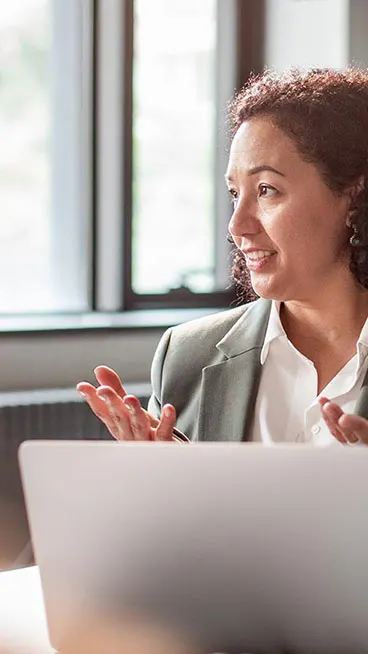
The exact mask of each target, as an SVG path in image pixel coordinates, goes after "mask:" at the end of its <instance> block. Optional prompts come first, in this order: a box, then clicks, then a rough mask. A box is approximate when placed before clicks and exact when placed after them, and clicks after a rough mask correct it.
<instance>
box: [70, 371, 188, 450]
mask: <svg viewBox="0 0 368 654" xmlns="http://www.w3.org/2000/svg"><path fill="white" fill-rule="evenodd" d="M94 372H95V375H96V379H97V381H98V383H99V386H98V387H97V388H95V387H94V386H93V385H92V384H89V383H88V382H80V383H79V384H77V387H76V388H77V391H78V392H79V393H80V394H81V395H82V396H83V398H84V399H85V401H86V402H87V404H88V405H89V407H90V408H91V409H92V411H93V413H94V414H95V415H96V416H97V417H98V418H99V419H100V420H101V421H102V422H103V423H104V424H105V425H106V427H107V429H108V430H109V432H110V433H111V435H112V436H113V437H114V438H115V439H116V440H172V438H173V428H174V427H175V421H176V411H175V408H174V407H173V406H172V405H171V404H167V405H165V406H164V407H163V410H162V416H161V419H160V420H158V419H157V418H155V417H154V416H152V415H151V414H150V413H148V412H147V411H146V410H145V409H143V408H142V406H141V404H140V402H139V399H138V398H137V397H135V396H134V395H128V394H127V393H126V390H125V389H124V387H123V385H122V383H121V380H120V377H119V376H118V375H117V373H116V372H115V371H114V370H112V369H111V368H108V367H107V366H98V367H97V368H96V369H95V371H94ZM104 382H105V383H104Z"/></svg>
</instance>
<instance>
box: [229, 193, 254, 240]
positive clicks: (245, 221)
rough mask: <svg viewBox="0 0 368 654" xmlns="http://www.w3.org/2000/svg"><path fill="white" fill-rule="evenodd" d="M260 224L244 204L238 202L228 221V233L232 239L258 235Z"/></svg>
mask: <svg viewBox="0 0 368 654" xmlns="http://www.w3.org/2000/svg"><path fill="white" fill-rule="evenodd" d="M261 231H262V226H261V223H260V222H259V220H258V218H257V217H256V216H255V215H254V213H252V211H251V209H250V207H249V206H247V204H246V202H240V201H239V202H238V204H237V205H236V207H235V209H234V211H233V214H232V216H231V218H230V221H229V232H230V234H231V235H232V236H233V237H234V238H241V237H242V236H249V235H253V234H258V233H259V232H261Z"/></svg>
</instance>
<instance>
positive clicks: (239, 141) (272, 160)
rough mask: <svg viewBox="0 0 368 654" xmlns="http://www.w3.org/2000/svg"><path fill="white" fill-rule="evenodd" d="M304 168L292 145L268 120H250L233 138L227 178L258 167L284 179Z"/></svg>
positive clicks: (243, 124) (263, 118)
mask: <svg viewBox="0 0 368 654" xmlns="http://www.w3.org/2000/svg"><path fill="white" fill-rule="evenodd" d="M303 164H304V162H303V160H302V159H301V157H300V155H299V153H298V152H297V150H296V147H295V145H294V143H293V141H292V140H291V139H290V138H289V137H288V136H287V135H286V134H285V133H284V132H283V131H282V130H281V129H280V128H279V127H277V126H276V125H275V124H274V123H273V121H272V120H271V119H270V118H267V117H261V118H252V119H250V120H247V121H245V122H244V123H242V125H241V126H240V127H239V129H238V131H237V132H236V134H235V136H234V138H233V141H232V144H231V148H230V156H229V164H228V169H227V173H226V175H227V176H228V177H233V176H234V175H236V174H241V173H245V172H246V171H247V170H249V169H251V168H255V167H257V166H260V165H268V166H271V167H273V168H276V169H277V170H281V171H282V172H283V173H284V174H285V175H286V174H287V173H288V172H291V171H293V170H295V166H297V167H298V166H303Z"/></svg>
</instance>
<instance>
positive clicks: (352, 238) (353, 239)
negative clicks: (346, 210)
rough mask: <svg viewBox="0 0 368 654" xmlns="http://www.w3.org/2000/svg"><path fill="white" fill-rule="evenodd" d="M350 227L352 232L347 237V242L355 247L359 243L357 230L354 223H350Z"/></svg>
mask: <svg viewBox="0 0 368 654" xmlns="http://www.w3.org/2000/svg"><path fill="white" fill-rule="evenodd" d="M351 229H352V230H353V234H352V235H351V236H350V238H349V243H350V245H351V246H352V247H353V248H356V247H357V246H358V245H360V238H359V234H358V230H357V228H356V227H355V225H352V226H351Z"/></svg>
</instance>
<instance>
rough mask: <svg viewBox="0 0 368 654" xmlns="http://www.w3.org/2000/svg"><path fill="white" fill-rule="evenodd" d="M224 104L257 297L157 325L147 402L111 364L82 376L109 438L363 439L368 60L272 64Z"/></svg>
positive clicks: (243, 268)
mask: <svg viewBox="0 0 368 654" xmlns="http://www.w3.org/2000/svg"><path fill="white" fill-rule="evenodd" d="M231 118H232V121H233V127H234V136H233V141H232V145H231V150H230V157H229V165H228V169H227V173H226V180H227V185H228V189H229V193H230V196H231V199H232V202H233V214H232V217H231V219H230V223H229V233H230V237H231V239H232V241H233V242H234V245H235V260H234V268H233V275H234V278H235V280H236V281H237V283H238V284H239V286H240V287H241V288H242V289H243V290H244V289H246V287H247V283H248V279H249V277H250V282H251V285H252V288H253V290H254V292H255V294H256V295H257V296H259V299H257V300H256V301H255V302H252V303H250V304H246V305H243V306H240V307H238V308H235V309H231V310H229V311H226V312H221V313H218V314H215V315H212V316H207V317H205V318H201V319H199V320H195V321H192V322H190V323H186V324H184V325H180V326H178V327H175V328H173V329H170V330H168V331H167V332H166V333H165V334H164V336H163V338H162V339H161V342H160V344H159V346H158V348H157V351H156V354H155V357H154V361H153V364H152V385H153V394H152V397H151V399H150V403H149V407H148V412H146V411H144V410H143V409H142V408H141V407H140V405H139V401H138V399H137V398H135V397H134V396H131V395H129V396H128V395H126V393H125V391H124V389H123V386H122V385H121V382H120V379H119V377H118V376H117V375H116V373H115V372H113V371H112V370H110V369H108V368H106V367H103V366H100V367H99V368H97V369H96V371H95V373H96V377H97V381H98V387H97V388H94V387H93V386H92V385H91V384H87V383H80V384H78V386H77V388H78V390H79V392H81V393H82V394H83V395H84V397H85V399H86V401H87V402H88V403H89V405H90V407H91V408H92V410H93V411H94V412H95V413H96V415H97V416H98V417H99V418H101V420H103V422H104V423H105V424H106V426H107V427H108V429H109V430H110V432H111V434H112V435H113V436H114V437H115V438H117V439H138V440H142V439H143V440H145V439H150V440H154V439H158V440H161V439H162V440H168V439H172V438H173V437H174V438H176V439H180V438H181V437H180V433H178V432H177V433H176V435H175V429H176V428H178V429H179V430H181V431H182V432H184V434H185V435H186V436H187V437H188V438H189V439H190V440H229V441H242V440H255V441H261V442H264V443H268V442H280V441H289V442H290V441H291V442H311V443H314V444H316V445H319V444H327V443H329V442H334V441H339V442H340V443H366V444H368V422H367V421H366V420H365V417H366V416H367V417H368V392H367V396H366V387H367V386H368V375H367V374H366V373H367V369H368V357H367V353H368V321H367V316H368V292H367V290H366V289H367V288H368V73H367V72H365V71H359V70H354V69H351V70H346V71H334V70H311V71H308V72H303V71H297V70H293V71H288V72H286V73H284V74H282V75H277V74H275V73H272V72H269V71H266V72H265V73H264V74H263V75H261V76H260V77H258V78H257V77H256V78H253V79H251V80H250V81H249V82H248V83H247V84H246V86H245V87H244V89H243V90H242V92H241V93H240V94H239V95H238V96H237V97H236V98H235V100H234V102H233V104H232V107H231ZM366 376H367V379H366ZM354 414H356V415H354ZM182 438H185V437H182Z"/></svg>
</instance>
